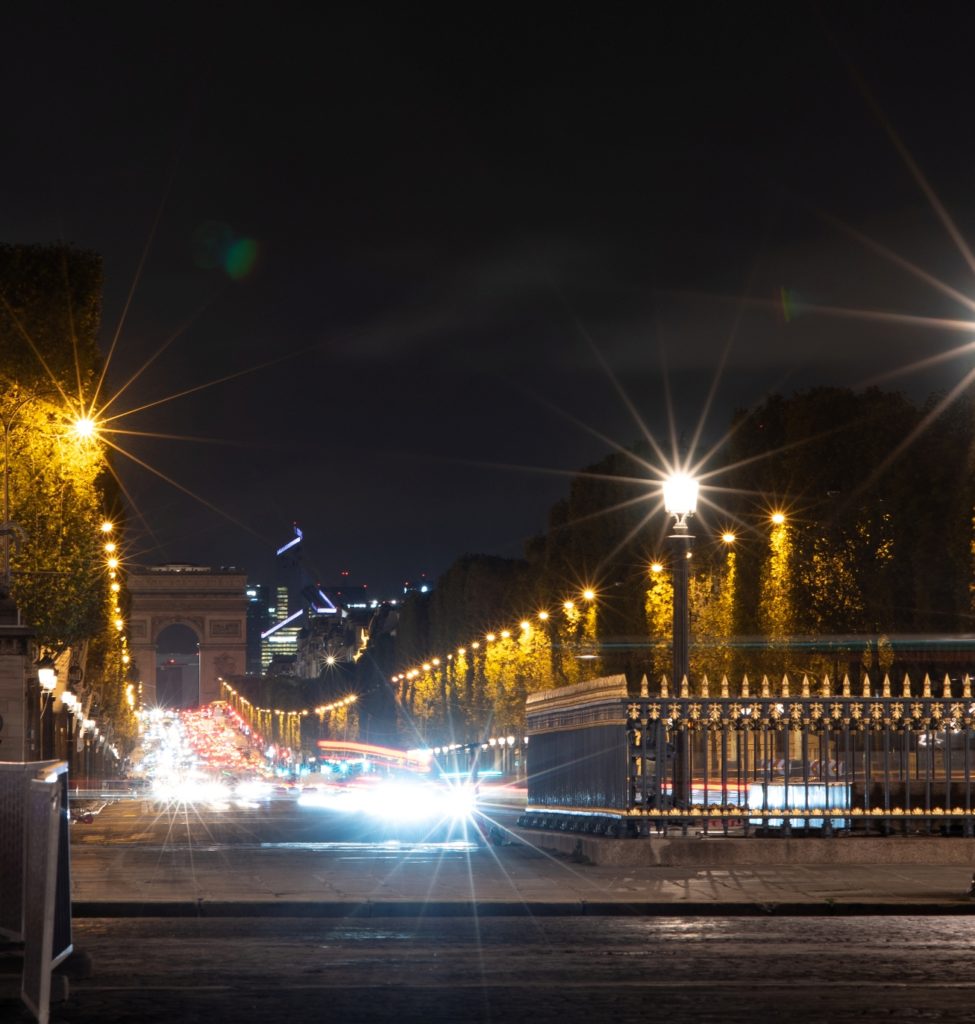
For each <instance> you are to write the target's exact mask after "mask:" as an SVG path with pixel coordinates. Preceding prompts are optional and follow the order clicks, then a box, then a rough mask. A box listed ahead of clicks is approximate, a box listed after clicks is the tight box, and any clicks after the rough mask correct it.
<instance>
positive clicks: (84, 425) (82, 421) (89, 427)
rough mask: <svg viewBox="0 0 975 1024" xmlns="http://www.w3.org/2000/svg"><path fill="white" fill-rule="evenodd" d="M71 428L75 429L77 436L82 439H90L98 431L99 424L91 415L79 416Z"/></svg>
mask: <svg viewBox="0 0 975 1024" xmlns="http://www.w3.org/2000/svg"><path fill="white" fill-rule="evenodd" d="M71 429H72V430H73V431H74V434H75V437H79V438H81V440H82V441H89V440H91V438H93V437H94V436H95V434H96V433H98V424H97V423H95V421H94V420H93V419H92V418H91V417H90V416H79V417H78V418H77V419H76V420H75V421H74V423H72V424H71Z"/></svg>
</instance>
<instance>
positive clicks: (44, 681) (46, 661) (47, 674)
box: [37, 655, 58, 693]
mask: <svg viewBox="0 0 975 1024" xmlns="http://www.w3.org/2000/svg"><path fill="white" fill-rule="evenodd" d="M37 681H38V683H40V685H41V689H42V690H43V691H44V692H45V693H50V692H51V691H52V690H53V689H54V688H55V686H57V685H58V674H57V672H56V671H55V670H54V661H53V660H52V659H51V658H50V657H48V656H47V655H45V656H44V657H43V658H41V660H40V661H39V662H38V663H37Z"/></svg>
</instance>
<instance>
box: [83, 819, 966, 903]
mask: <svg viewBox="0 0 975 1024" xmlns="http://www.w3.org/2000/svg"><path fill="white" fill-rule="evenodd" d="M516 835H517V838H516V839H514V840H513V841H512V842H510V843H509V844H507V845H501V846H495V845H489V846H487V847H483V846H482V847H481V848H477V849H473V850H470V849H467V850H465V849H462V848H454V849H450V850H447V851H444V850H442V849H435V848H434V849H429V850H423V849H417V850H410V851H408V852H404V851H402V850H399V849H397V848H396V847H394V846H391V847H390V848H389V850H388V855H384V856H382V857H375V856H371V857H362V856H360V855H358V854H357V851H356V850H355V849H351V848H350V849H348V850H345V851H343V850H342V849H338V850H337V849H336V847H335V846H329V847H328V849H325V848H320V849H316V848H314V847H303V848H301V849H294V848H277V847H267V846H264V847H258V846H255V847H252V848H237V849H235V850H234V851H233V855H232V856H228V855H227V852H226V851H225V850H223V849H219V848H217V849H193V850H188V849H186V848H175V849H171V850H159V849H145V848H135V847H124V846H114V847H106V846H97V847H75V848H74V849H73V850H72V869H71V874H72V896H73V913H74V916H75V917H76V918H83V917H143V916H144V917H150V916H151V917H164V916H180V917H186V916H193V917H234V916H237V917H246V916H255V915H256V916H265V917H270V916H274V917H286V916H299V917H310V916H320V917H346V916H365V917H381V916H388V915H391V914H392V915H396V916H406V915H425V916H436V915H449V916H461V915H487V914H490V915H493V916H499V915H504V914H517V915H525V914H549V915H551V914H559V915H578V914H586V915H591V914H634V913H637V914H675V913H678V914H716V913H732V914H743V913H763V914H767V913H770V912H773V911H774V912H780V913H805V914H810V913H822V914H831V913H838V912H839V913H881V912H885V913H890V912H895V913H902V914H903V913H915V914H918V913H923V914H931V913H964V914H967V913H975V899H972V898H971V897H970V896H969V895H968V893H969V890H970V888H971V884H972V877H973V863H975V861H973V858H972V857H971V856H969V855H970V853H971V849H970V847H969V844H968V842H967V841H965V840H953V839H947V840H942V839H924V840H904V841H903V843H902V845H901V847H900V850H901V851H903V853H902V854H901V857H900V858H899V859H897V858H894V857H893V856H892V853H891V851H892V850H895V849H897V847H896V844H897V842H898V840H884V841H883V846H881V845H879V844H878V845H877V846H876V847H874V849H877V850H886V854H885V855H884V856H883V857H881V856H880V854H879V853H878V854H877V855H876V862H873V863H871V862H870V860H869V859H867V860H864V859H857V857H856V856H855V855H859V857H860V858H863V856H864V855H865V854H869V852H870V848H871V847H870V845H869V844H870V840H798V841H793V842H792V843H791V844H790V845H791V849H792V851H793V852H792V855H791V857H785V856H784V855H783V854H782V853H781V851H784V850H786V849H787V847H785V846H783V845H778V846H777V845H776V841H763V840H737V841H736V840H694V839H690V840H685V841H683V843H682V842H681V841H680V840H666V839H652V840H649V839H643V840H639V839H637V840H598V839H589V840H588V842H586V843H581V842H578V841H577V840H576V841H575V842H576V847H575V848H574V849H573V850H572V852H565V851H563V852H558V851H557V850H555V849H553V848H552V847H553V846H554V845H555V843H556V842H557V841H561V840H563V839H565V840H568V839H570V838H571V837H563V836H548V835H545V834H539V833H517V834H516ZM599 843H604V844H607V845H606V847H605V849H604V850H603V851H602V852H601V854H599V855H597V857H589V856H587V854H586V852H585V851H586V850H589V851H593V849H594V848H593V844H599ZM763 843H765V845H764V847H763ZM742 844H744V845H742ZM861 844H862V845H861ZM546 847H549V848H548V849H546ZM667 850H669V851H671V856H670V860H671V861H679V860H683V861H684V862H683V863H668V864H660V863H653V862H652V858H653V857H654V856H657V857H660V856H661V855H662V853H663V852H664V851H667ZM681 850H683V852H680V851H681ZM675 851H677V852H675ZM749 851H751V852H752V859H751V860H750V861H749V862H747V863H739V862H738V861H739V860H740V858H741V857H743V856H744V854H745V853H747V852H749ZM755 851H761V856H760V859H758V860H756V859H755V853H754V852H755ZM777 851H779V852H778V854H777ZM796 851H798V852H796ZM925 851H928V854H927V856H926V855H925ZM952 851H954V853H953V854H952ZM776 856H778V857H779V862H775V858H776ZM599 857H605V862H603V863H593V862H592V861H593V860H594V859H598V858H599ZM809 858H818V859H819V860H820V862H806V860H808V859H809ZM824 858H829V859H830V862H822V859H824ZM949 861H950V863H949Z"/></svg>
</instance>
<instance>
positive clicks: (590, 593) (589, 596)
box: [582, 589, 596, 601]
mask: <svg viewBox="0 0 975 1024" xmlns="http://www.w3.org/2000/svg"><path fill="white" fill-rule="evenodd" d="M582 599H583V600H584V601H595V600H596V591H595V590H589V589H586V590H584V591H583V592H582Z"/></svg>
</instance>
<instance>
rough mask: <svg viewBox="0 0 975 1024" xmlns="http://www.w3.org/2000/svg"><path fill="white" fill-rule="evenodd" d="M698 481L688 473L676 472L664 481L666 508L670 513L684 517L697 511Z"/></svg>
mask: <svg viewBox="0 0 975 1024" xmlns="http://www.w3.org/2000/svg"><path fill="white" fill-rule="evenodd" d="M698 486H699V485H698V482H697V481H696V480H695V479H694V478H693V477H692V476H688V475H687V473H674V474H673V475H672V476H669V477H667V479H666V480H665V481H664V508H665V509H666V510H667V512H668V514H670V515H672V516H677V517H679V518H681V519H682V518H683V517H684V516H692V515H694V513H695V512H696V511H697V492H698Z"/></svg>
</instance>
